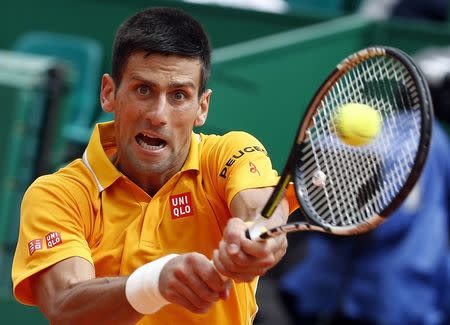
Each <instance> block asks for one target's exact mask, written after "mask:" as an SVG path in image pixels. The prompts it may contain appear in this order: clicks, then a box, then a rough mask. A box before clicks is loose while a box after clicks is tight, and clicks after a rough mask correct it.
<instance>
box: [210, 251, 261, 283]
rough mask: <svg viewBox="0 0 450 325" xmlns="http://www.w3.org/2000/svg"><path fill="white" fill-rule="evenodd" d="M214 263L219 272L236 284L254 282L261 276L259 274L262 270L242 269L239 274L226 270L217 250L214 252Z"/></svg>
mask: <svg viewBox="0 0 450 325" xmlns="http://www.w3.org/2000/svg"><path fill="white" fill-rule="evenodd" d="M213 261H214V265H215V267H216V268H217V270H218V271H219V272H220V273H221V274H223V275H224V276H226V277H228V278H231V279H233V280H234V281H235V282H250V281H252V280H253V279H254V278H255V277H256V276H258V275H259V273H258V272H260V270H257V271H256V272H255V271H254V270H253V269H241V270H239V271H238V272H233V271H230V270H229V269H227V268H225V267H224V266H223V264H222V262H221V260H220V258H219V252H218V251H217V250H214V252H213Z"/></svg>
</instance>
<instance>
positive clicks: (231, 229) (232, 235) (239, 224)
mask: <svg viewBox="0 0 450 325" xmlns="http://www.w3.org/2000/svg"><path fill="white" fill-rule="evenodd" d="M246 230H247V225H246V224H245V222H244V221H243V220H242V219H240V218H231V219H230V220H229V221H228V223H227V226H226V227H225V230H224V233H223V241H224V242H225V243H226V245H227V253H228V254H230V255H234V254H237V253H238V252H239V250H240V247H241V240H242V238H245V231H246Z"/></svg>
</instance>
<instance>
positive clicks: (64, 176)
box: [24, 159, 98, 203]
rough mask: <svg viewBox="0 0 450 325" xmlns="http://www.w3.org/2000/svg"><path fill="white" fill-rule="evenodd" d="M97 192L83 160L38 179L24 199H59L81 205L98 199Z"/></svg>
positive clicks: (75, 161)
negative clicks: (82, 202)
mask: <svg viewBox="0 0 450 325" xmlns="http://www.w3.org/2000/svg"><path fill="white" fill-rule="evenodd" d="M97 192H98V189H97V186H96V184H95V181H94V179H93V178H92V175H91V173H90V172H89V170H88V169H87V168H86V166H85V165H84V163H83V162H82V160H81V159H77V160H74V161H73V162H72V163H70V164H69V165H67V166H65V167H63V168H61V169H59V170H58V171H56V172H54V173H53V174H48V175H43V176H40V177H39V178H37V179H36V180H35V181H34V182H33V183H32V184H31V185H30V187H29V188H28V190H27V191H26V193H25V196H24V199H29V198H35V199H38V200H39V199H43V198H44V197H45V198H48V197H57V198H58V199H66V200H73V201H76V202H78V203H81V202H80V201H84V200H91V199H93V198H94V197H96V196H97V195H98V193H97Z"/></svg>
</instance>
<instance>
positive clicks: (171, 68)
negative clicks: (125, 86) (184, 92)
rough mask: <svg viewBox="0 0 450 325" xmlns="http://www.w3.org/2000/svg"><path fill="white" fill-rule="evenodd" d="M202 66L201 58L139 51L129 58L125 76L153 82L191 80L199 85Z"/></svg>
mask: <svg viewBox="0 0 450 325" xmlns="http://www.w3.org/2000/svg"><path fill="white" fill-rule="evenodd" d="M201 68H202V64H201V62H200V59H194V58H187V57H182V56H177V55H161V54H147V53H144V52H137V53H133V54H132V55H130V57H129V58H128V61H127V64H126V66H125V69H124V73H123V78H127V79H129V78H135V77H136V76H138V77H142V78H145V79H146V80H149V81H152V82H157V81H160V82H162V81H170V82H177V83H178V82H182V83H183V82H190V83H193V84H194V85H195V86H197V87H199V85H200V79H201Z"/></svg>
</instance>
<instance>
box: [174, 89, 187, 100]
mask: <svg viewBox="0 0 450 325" xmlns="http://www.w3.org/2000/svg"><path fill="white" fill-rule="evenodd" d="M185 98H186V94H185V93H184V92H182V91H176V92H174V94H173V99H175V100H177V101H180V100H183V99H185Z"/></svg>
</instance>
